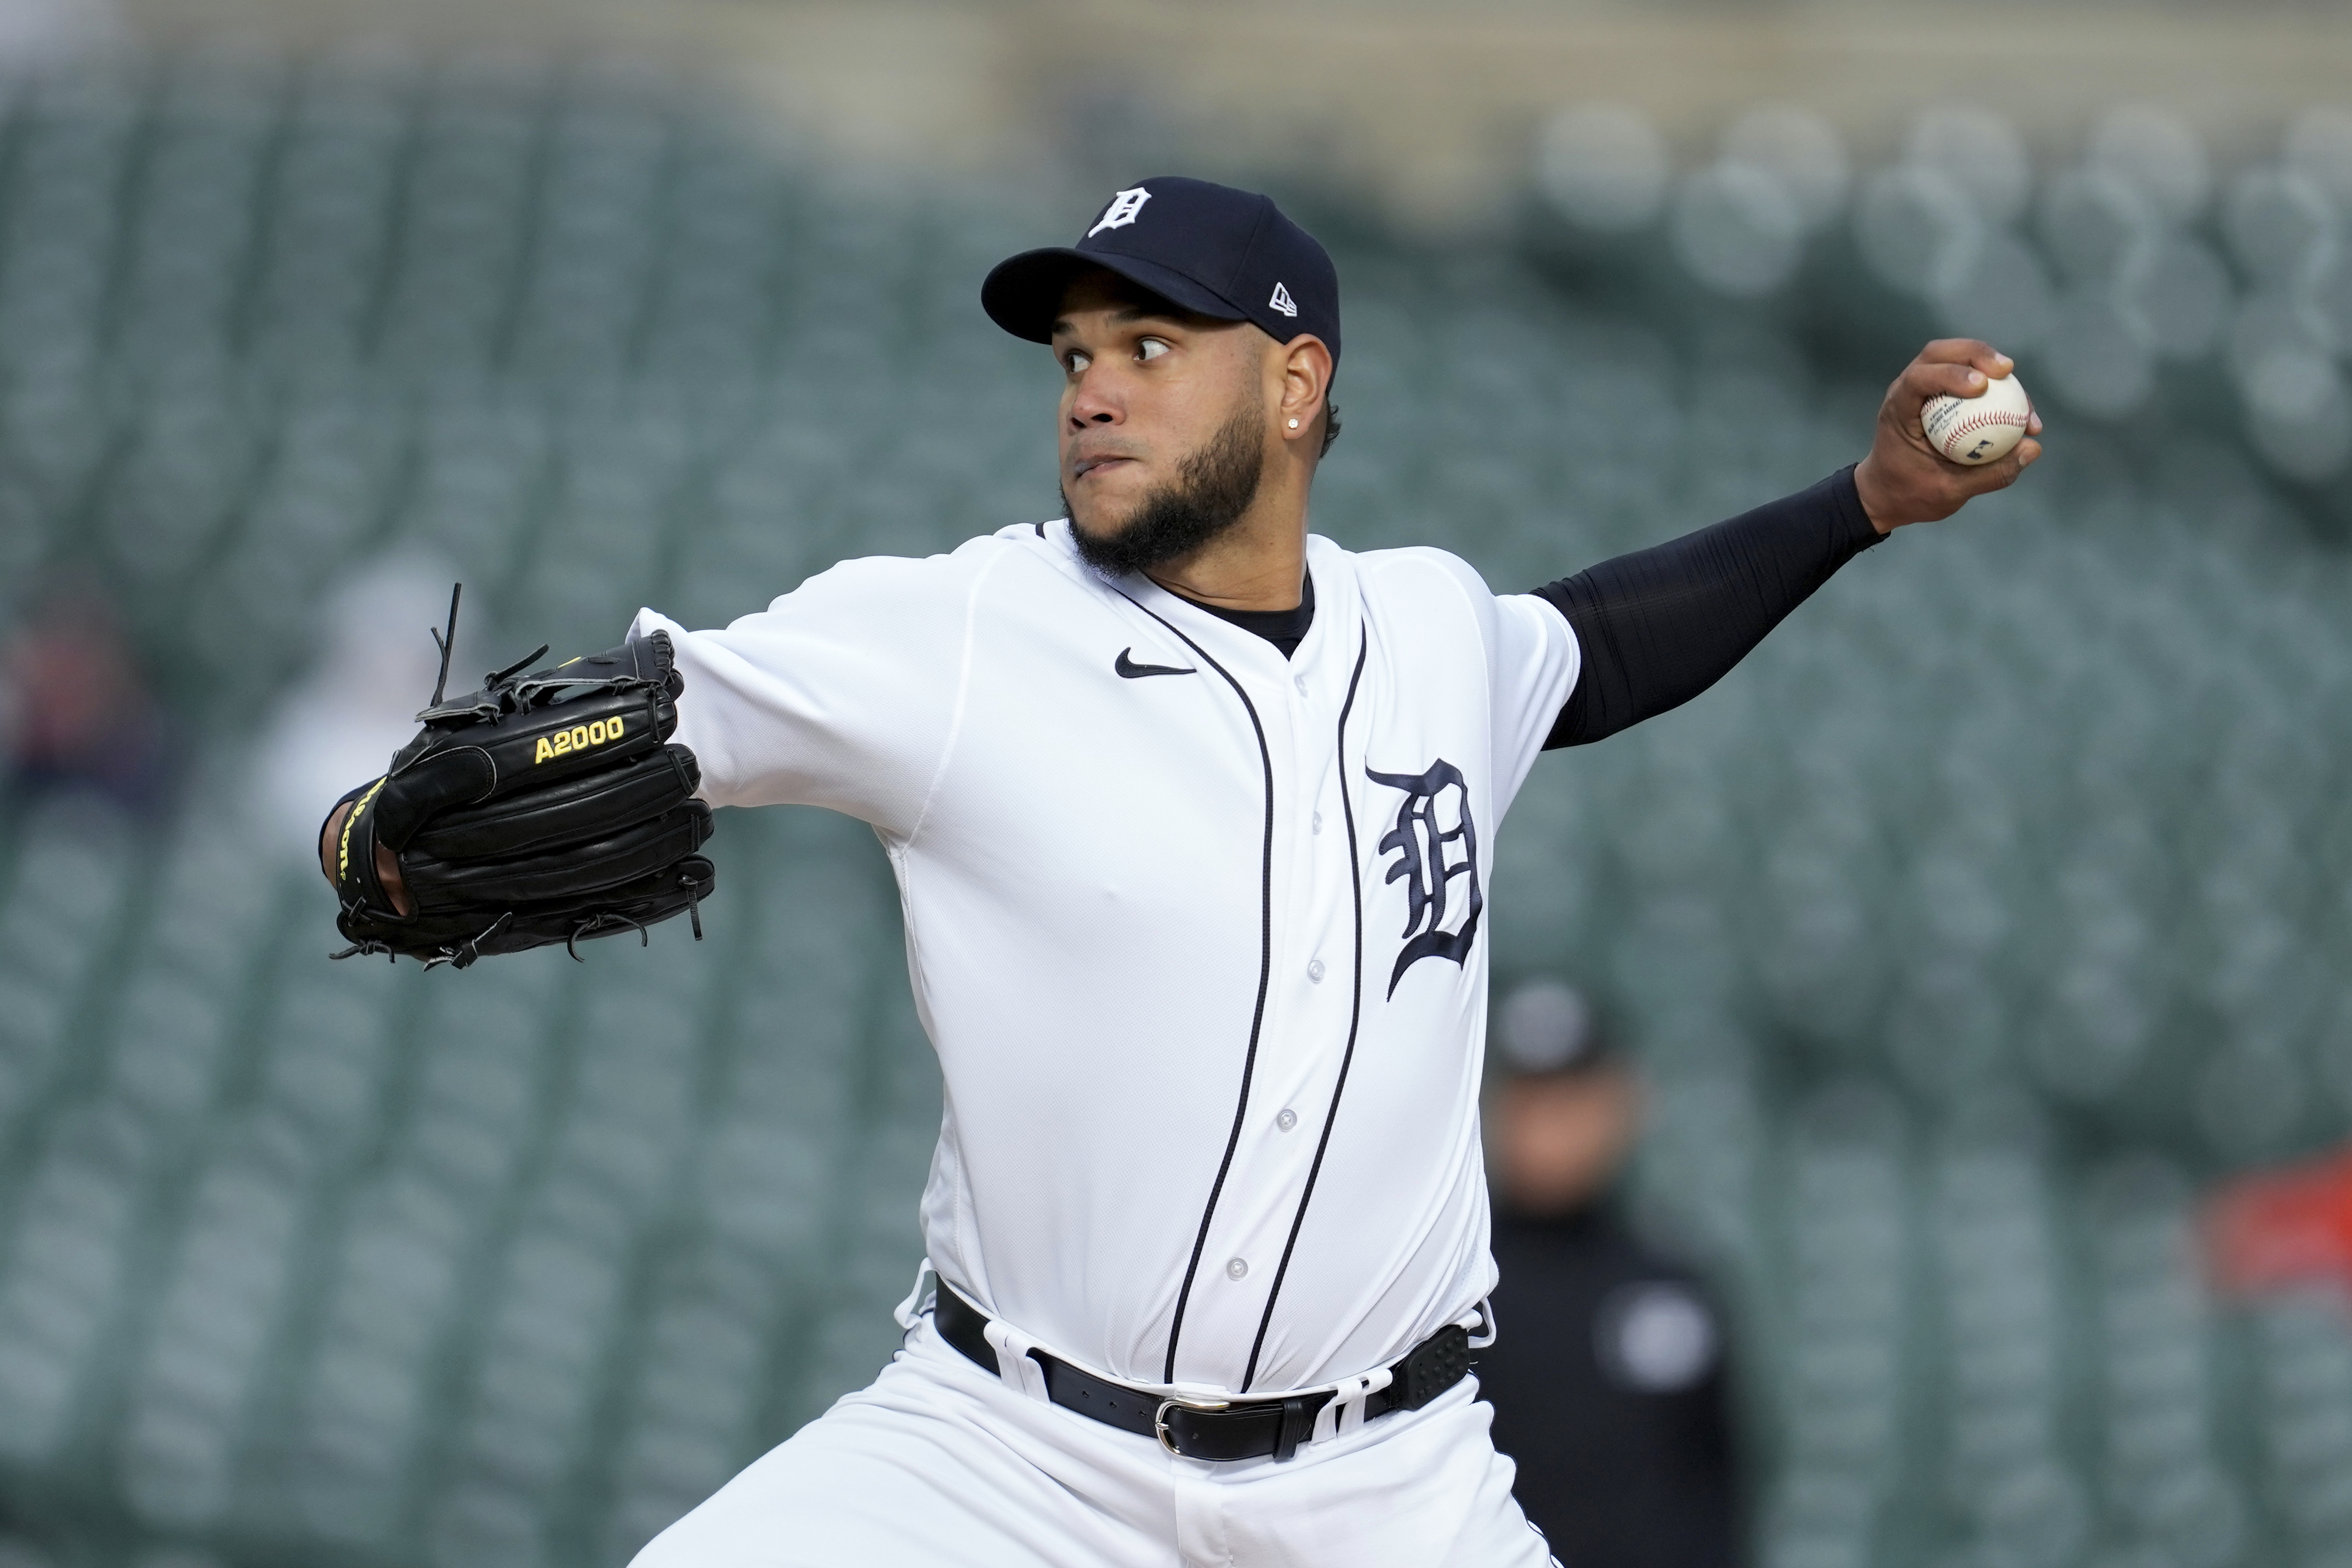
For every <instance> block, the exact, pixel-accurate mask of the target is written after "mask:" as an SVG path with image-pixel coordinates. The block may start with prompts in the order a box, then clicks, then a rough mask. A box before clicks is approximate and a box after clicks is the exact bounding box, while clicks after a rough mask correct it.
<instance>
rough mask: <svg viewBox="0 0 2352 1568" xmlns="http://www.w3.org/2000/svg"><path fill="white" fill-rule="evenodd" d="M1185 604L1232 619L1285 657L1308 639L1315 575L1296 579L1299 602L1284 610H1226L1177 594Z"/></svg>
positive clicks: (1227, 619)
mask: <svg viewBox="0 0 2352 1568" xmlns="http://www.w3.org/2000/svg"><path fill="white" fill-rule="evenodd" d="M1179 597H1181V598H1182V599H1183V600H1184V602H1185V603H1186V604H1188V605H1200V607H1201V608H1202V609H1204V610H1206V611H1208V612H1209V614H1211V615H1213V616H1216V617H1217V619H1219V620H1221V621H1231V622H1233V623H1234V625H1235V626H1239V627H1241V629H1242V630H1244V631H1245V632H1253V633H1255V634H1256V635H1257V636H1259V637H1264V638H1265V640H1266V641H1268V642H1270V643H1272V644H1273V645H1274V646H1275V647H1278V648H1280V649H1281V650H1282V657H1283V658H1289V657H1290V656H1291V655H1292V654H1295V653H1297V651H1298V645H1299V644H1300V643H1302V642H1304V641H1306V640H1307V628H1308V627H1309V626H1313V625H1314V624H1315V578H1314V576H1313V575H1312V574H1308V575H1307V576H1305V577H1302V578H1300V579H1299V583H1298V604H1297V606H1296V607H1295V608H1292V609H1287V610H1228V609H1224V608H1222V607H1221V606H1219V605H1202V604H1201V601H1200V600H1198V599H1195V598H1192V596H1190V595H1179Z"/></svg>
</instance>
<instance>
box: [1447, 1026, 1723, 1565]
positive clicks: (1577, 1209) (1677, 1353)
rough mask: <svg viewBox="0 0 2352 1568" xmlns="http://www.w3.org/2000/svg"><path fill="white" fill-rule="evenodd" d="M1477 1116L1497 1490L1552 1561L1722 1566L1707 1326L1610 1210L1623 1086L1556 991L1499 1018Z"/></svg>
mask: <svg viewBox="0 0 2352 1568" xmlns="http://www.w3.org/2000/svg"><path fill="white" fill-rule="evenodd" d="M1496 1045H1497V1046H1498V1047H1500V1050H1499V1057H1498V1060H1497V1062H1496V1067H1497V1068H1498V1069H1499V1070H1500V1073H1501V1075H1502V1078H1501V1084H1500V1087H1499V1089H1497V1090H1496V1093H1495V1095H1494V1097H1493V1100H1492V1105H1491V1108H1490V1112H1489V1115H1488V1116H1487V1119H1486V1130H1487V1132H1486V1136H1487V1144H1488V1153H1489V1156H1490V1163H1491V1166H1492V1185H1493V1190H1494V1194H1495V1214H1494V1253H1495V1262H1496V1266H1497V1267H1498V1268H1500V1269H1501V1271H1502V1282H1501V1283H1500V1284H1499V1285H1497V1286H1496V1288H1495V1295H1494V1302H1495V1317H1496V1321H1497V1322H1498V1323H1503V1324H1507V1325H1508V1326H1509V1331H1508V1332H1507V1333H1504V1334H1503V1335H1502V1336H1500V1337H1499V1338H1498V1339H1497V1340H1496V1342H1495V1343H1494V1345H1493V1346H1492V1347H1490V1348H1489V1349H1487V1350H1485V1351H1483V1352H1480V1353H1479V1357H1478V1382H1479V1388H1480V1391H1481V1392H1482V1393H1483V1394H1485V1396H1486V1399H1487V1401H1488V1402H1489V1403H1491V1404H1492V1405H1494V1407H1495V1426H1494V1439H1495V1447H1496V1448H1497V1449H1499V1450H1500V1451H1501V1452H1503V1453H1505V1454H1507V1455H1509V1456H1510V1457H1511V1458H1513V1459H1514V1460H1516V1461H1517V1464H1518V1479H1517V1482H1516V1483H1515V1484H1514V1485H1513V1488H1512V1490H1513V1492H1514V1493H1515V1494H1516V1495H1517V1498H1518V1501H1519V1507H1520V1508H1521V1509H1522V1510H1525V1511H1526V1513H1527V1516H1528V1520H1529V1521H1531V1522H1533V1523H1534V1524H1535V1525H1536V1526H1537V1528H1538V1529H1540V1530H1541V1531H1543V1532H1544V1535H1545V1537H1546V1538H1547V1539H1548V1540H1549V1542H1551V1548H1552V1551H1553V1552H1555V1553H1557V1554H1558V1556H1559V1560H1560V1561H1561V1562H1562V1563H1567V1564H1569V1565H1570V1568H1586V1565H1591V1568H1604V1565H1605V1568H1730V1565H1732V1564H1735V1563H1738V1561H1739V1560H1740V1556H1741V1552H1740V1529H1739V1506H1738V1505H1739V1492H1740V1476H1739V1465H1738V1446H1737V1442H1736V1440H1735V1437H1734V1435H1733V1426H1732V1411H1731V1397H1730V1384H1729V1379H1728V1377H1727V1373H1726V1368H1725V1355H1724V1352H1725V1342H1726V1338H1727V1335H1726V1332H1725V1323H1724V1319H1723V1316H1722V1314H1721V1312H1720V1311H1719V1310H1717V1306H1716V1304H1715V1302H1714V1300H1713V1299H1712V1298H1711V1296H1710V1295H1709V1293H1708V1291H1707V1290H1706V1287H1705V1286H1704V1285H1702V1284H1701V1283H1700V1281H1699V1279H1697V1277H1696V1275H1694V1274H1693V1273H1692V1272H1691V1271H1690V1270H1689V1269H1688V1268H1685V1266H1683V1265H1682V1264H1680V1263H1678V1262H1676V1261H1675V1260H1674V1259H1672V1258H1668V1257H1666V1256H1665V1255H1664V1254H1663V1253H1661V1252H1660V1251H1659V1250H1658V1249H1657V1248H1656V1247H1654V1246H1653V1245H1652V1244H1651V1243H1649V1242H1648V1241H1646V1240H1644V1239H1643V1238H1642V1237H1640V1236H1638V1235H1637V1234H1636V1233H1635V1232H1634V1231H1633V1229H1632V1228H1631V1227H1630V1226H1627V1225H1626V1224H1625V1223H1624V1221H1623V1220H1622V1219H1621V1218H1620V1217H1619V1215H1618V1214H1617V1213H1616V1210H1615V1207H1614V1205H1613V1204H1612V1201H1611V1199H1612V1186H1613V1184H1614V1180H1615V1177H1616V1175H1617V1173H1618V1172H1619V1170H1620V1168H1621V1167H1622V1165H1623V1163H1624V1160H1625V1156H1626V1155H1627V1154H1628V1152H1631V1150H1632V1147H1633V1140H1634V1138H1635V1136H1636V1134H1637V1133H1638V1132H1639V1131H1640V1127H1641V1112H1642V1097H1641V1085H1640V1084H1639V1082H1638V1081H1637V1080H1636V1079H1635V1078H1634V1075H1633V1069H1632V1068H1630V1067H1629V1066H1628V1065H1627V1064H1626V1063H1625V1062H1624V1061H1623V1060H1622V1058H1620V1057H1619V1056H1618V1055H1617V1053H1616V1052H1615V1050H1614V1049H1613V1048H1612V1046H1611V1043H1610V1041H1609V1040H1608V1038H1607V1037H1606V1036H1605V1035H1604V1034H1603V1032H1602V1031H1601V1029H1600V1028H1599V1027H1598V1026H1596V1024H1595V1022H1594V1019H1593V1016H1592V1012H1591V1008H1590V1007H1589V1006H1588V1005H1586V1003H1585V1001H1584V999H1583V997H1582V996H1580V994H1578V993H1577V992H1576V991H1574V990H1573V989H1571V988H1570V987H1569V986H1567V985H1565V984H1561V983H1559V982H1558V981H1553V980H1541V981H1536V982H1532V983H1530V984H1527V985H1523V986H1521V987H1520V988H1519V989H1518V990H1517V991H1516V992H1514V993H1513V994H1511V996H1510V998H1509V1000H1508V1001H1507V1002H1506V1003H1505V1004H1504V1005H1503V1006H1502V1007H1501V1008H1500V1009H1499V1010H1498V1015H1497V1017H1496Z"/></svg>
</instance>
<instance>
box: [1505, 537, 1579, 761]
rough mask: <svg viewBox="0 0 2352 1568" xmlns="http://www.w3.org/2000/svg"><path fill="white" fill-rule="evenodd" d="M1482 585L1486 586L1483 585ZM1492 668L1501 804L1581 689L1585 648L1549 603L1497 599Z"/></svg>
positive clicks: (1507, 597) (1520, 598)
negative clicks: (1570, 696)
mask: <svg viewBox="0 0 2352 1568" xmlns="http://www.w3.org/2000/svg"><path fill="white" fill-rule="evenodd" d="M1482 586H1483V584H1482ZM1493 602H1494V606H1495V618H1494V621H1493V623H1492V626H1491V629H1490V631H1489V633H1488V637H1489V641H1488V645H1487V668H1488V671H1489V673H1490V678H1491V681H1492V689H1493V692H1494V701H1495V782H1496V786H1497V788H1498V790H1499V791H1500V793H1499V794H1498V795H1497V796H1496V799H1497V801H1498V803H1499V802H1504V801H1508V800H1509V799H1510V798H1511V797H1512V796H1514V795H1517V794H1518V790H1519V785H1520V784H1522V783H1524V782H1525V781H1526V779H1527V776H1528V769H1530V768H1532V767H1534V766H1535V761H1536V758H1537V757H1538V755H1540V754H1541V753H1542V752H1543V747H1544V741H1545V739H1546V738H1547V737H1549V735H1550V733H1551V729H1552V726H1553V724H1555V723H1557V722H1558V721H1559V710H1560V707H1561V705H1562V704H1563V703H1565V702H1567V700H1568V694H1569V693H1570V692H1571V691H1573V690H1574V689H1576V679H1577V673H1578V671H1579V669H1580V668H1581V666H1582V662H1583V658H1582V651H1583V650H1582V649H1581V648H1580V647H1579V646H1578V644H1577V640H1576V633H1575V632H1574V631H1572V630H1571V629H1570V626H1569V624H1568V620H1567V617H1565V616H1562V615H1561V614H1560V613H1559V610H1558V609H1557V608H1555V607H1554V606H1553V605H1551V604H1550V603H1549V601H1548V600H1545V599H1542V598H1539V597H1538V596H1537V595H1533V594H1498V595H1495V596H1494V600H1493Z"/></svg>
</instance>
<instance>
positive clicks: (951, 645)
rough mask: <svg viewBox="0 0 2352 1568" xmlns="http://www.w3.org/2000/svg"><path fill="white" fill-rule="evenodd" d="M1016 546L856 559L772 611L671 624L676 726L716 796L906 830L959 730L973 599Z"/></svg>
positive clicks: (651, 617)
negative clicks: (698, 626) (708, 623)
mask: <svg viewBox="0 0 2352 1568" xmlns="http://www.w3.org/2000/svg"><path fill="white" fill-rule="evenodd" d="M1001 548H1002V547H1001V546H998V545H996V544H995V542H993V541H991V540H987V539H981V540H975V541H973V542H971V543H970V544H967V545H966V546H964V548H963V549H961V550H959V551H957V552H955V553H954V554H953V555H948V556H932V557H930V558H929V559H927V560H907V559H898V558H887V557H881V558H874V559H869V560H862V561H850V562H845V563H842V564H841V565H838V566H835V568H833V569H832V570H831V571H829V572H824V573H820V574H818V575H816V576H814V577H812V578H810V579H809V580H808V581H807V582H805V583H803V584H801V586H800V587H798V588H796V589H794V590H793V592H792V593H789V594H786V595H783V596H782V598H780V599H777V600H776V601H775V602H774V603H772V604H771V605H769V606H768V607H767V608H766V609H764V610H761V611H760V612H758V613H757V614H754V615H749V616H743V617H742V618H741V619H740V620H738V621H736V622H734V623H732V624H731V625H730V626H726V627H724V628H721V629H718V630H711V631H688V630H687V629H685V628H684V627H682V626H678V625H677V623H676V622H674V621H671V620H669V619H667V617H665V616H660V615H658V614H656V613H655V612H654V611H652V610H641V611H639V612H638V614H637V618H636V622H635V625H634V626H633V627H632V628H631V635H632V636H646V635H649V634H650V633H652V632H654V631H656V630H660V631H667V633H669V635H670V639H671V642H672V644H673V646H674V647H675V648H676V650H677V668H678V670H679V672H680V673H681V674H682V675H684V677H685V678H686V687H685V690H684V691H683V692H682V693H681V695H680V696H679V698H678V701H677V714H678V718H677V733H676V734H675V735H674V736H673V737H672V739H673V740H675V741H677V742H679V743H681V744H683V745H686V746H688V747H689V748H691V749H692V751H693V752H694V754H695V758H696V760H697V761H698V763H700V764H701V768H702V789H701V795H702V798H703V799H705V800H707V801H709V803H710V804H711V805H821V806H824V807H827V808H829V809H831V810H835V811H839V812H842V813H845V815H847V816H854V817H856V818H858V819H859V820H860V821H863V822H866V823H870V824H872V825H873V826H875V827H877V828H878V829H880V830H881V831H882V832H884V833H885V834H887V835H892V836H895V837H905V836H907V835H908V833H909V832H910V831H911V830H912V828H913V826H914V825H915V824H916V822H917V821H919V818H920V816H921V813H922V809H923V806H924V804H925V802H926V800H927V799H928V797H929V791H930V787H931V784H932V783H933V781H934V779H935V778H936V777H937V774H938V772H939V765H940V759H941V757H942V756H943V755H944V754H945V752H946V750H947V747H948V743H949V741H950V737H951V735H952V733H953V730H954V721H955V714H956V710H957V707H958V704H959V703H960V701H961V697H962V687H963V673H964V665H965V662H966V660H967V658H968V643H969V638H968V637H967V628H968V627H969V626H970V624H971V613H972V605H973V603H974V601H975V599H976V597H977V595H978V594H979V592H980V590H981V585H982V582H983V581H984V580H985V578H986V577H987V575H988V573H989V569H990V567H991V566H992V564H993V563H994V556H995V552H998V551H1000V550H1001Z"/></svg>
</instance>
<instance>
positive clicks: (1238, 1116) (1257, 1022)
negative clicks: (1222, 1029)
mask: <svg viewBox="0 0 2352 1568" xmlns="http://www.w3.org/2000/svg"><path fill="white" fill-rule="evenodd" d="M1114 591H1115V592H1118V596H1119V597H1120V598H1122V599H1125V600H1126V601H1127V602H1128V603H1129V604H1130V605H1134V606H1135V607H1136V608H1137V609H1139V610H1141V611H1143V613H1144V614H1145V615H1147V616H1151V618H1152V619H1153V620H1155V621H1158V622H1159V623H1160V625H1161V626H1167V627H1168V629H1169V631H1170V632H1171V633H1172V634H1173V635H1174V636H1175V637H1177V638H1178V639H1179V640H1180V641H1181V642H1182V643H1183V645H1184V646H1185V647H1189V648H1191V649H1192V651H1193V652H1194V653H1196V654H1198V655H1200V657H1201V660H1202V663H1204V664H1206V665H1207V666H1208V667H1209V668H1211V669H1213V670H1215V671H1216V672H1217V673H1218V674H1219V675H1222V676H1223V677H1224V678H1225V684H1226V685H1227V686H1230V687H1232V688H1233V689H1234V696H1236V697H1238V698H1240V699H1241V700H1242V708H1243V710H1244V711H1245V712H1247V713H1248V714H1249V721H1250V729H1251V730H1252V731H1254V732H1255V734H1256V736H1257V760H1258V765H1259V766H1260V767H1262V768H1264V769H1265V848H1264V849H1263V850H1262V851H1260V854H1259V859H1258V947H1257V1005H1256V1006H1255V1008H1254V1009H1253V1010H1252V1011H1251V1013H1250V1032H1249V1050H1248V1052H1247V1053H1246V1054H1245V1055H1244V1057H1243V1058H1242V1092H1241V1098H1240V1099H1239V1100H1237V1101H1235V1102H1234V1130H1233V1131H1231V1132H1229V1133H1227V1134H1226V1135H1225V1157H1224V1158H1223V1159H1222V1160H1220V1161H1218V1162H1217V1179H1216V1182H1215V1184H1213V1185H1212V1186H1211V1187H1210V1188H1209V1201H1208V1204H1207V1205H1206V1206H1204V1207H1203V1208H1202V1210H1201V1230H1200V1234H1199V1235H1197V1236H1195V1237H1193V1238H1192V1260H1191V1261H1190V1262H1188V1263H1186V1264H1185V1265H1184V1285H1183V1289H1181V1290H1179V1291H1177V1293H1176V1316H1175V1318H1174V1320H1173V1321H1171V1322H1170V1323H1169V1325H1168V1363H1167V1366H1166V1368H1165V1369H1164V1370H1163V1371H1162V1372H1161V1373H1160V1382H1162V1383H1173V1382H1175V1381H1176V1342H1177V1341H1178V1340H1179V1339H1180V1338H1181V1337H1182V1335H1183V1332H1184V1308H1185V1306H1186V1304H1187V1303H1189V1302H1190V1301H1191V1300H1192V1279H1193V1277H1194V1276H1195V1275H1197V1274H1199V1273H1200V1271H1201V1253H1202V1249H1203V1248H1205V1247H1207V1246H1208V1245H1209V1222H1210V1221H1211V1220H1212V1219H1214V1218H1215V1217H1216V1214H1217V1199H1218V1198H1219V1197H1221V1196H1223V1194H1224V1190H1225V1177H1226V1175H1227V1173H1230V1172H1231V1171H1232V1170H1233V1168H1234V1150H1235V1149H1237V1148H1239V1147H1240V1146H1241V1141H1242V1128H1243V1126H1244V1123H1245V1122H1246V1121H1248V1118H1249V1094H1250V1078H1251V1075H1252V1074H1254V1073H1255V1072H1256V1070H1257V1040H1258V1034H1259V1032H1260V1031H1261V1030H1263V1029H1264V1028H1265V991H1266V986H1267V984H1268V983H1269V982H1270V981H1271V980H1272V978H1273V975H1274V753H1273V752H1271V751H1270V750H1268V749H1267V747H1266V743H1265V725H1264V724H1262V723H1260V722H1258V717H1257V704H1255V703H1254V702H1252V701H1251V700H1249V693H1248V692H1246V691H1244V690H1243V689H1242V683H1241V682H1240V681H1238V680H1235V679H1234V675H1233V671H1231V670H1229V669H1227V668H1225V667H1224V666H1223V665H1222V664H1219V663H1218V662H1217V661H1216V660H1215V659H1214V658H1211V657H1210V656H1209V650H1208V649H1206V648H1204V647H1202V646H1201V645H1200V644H1199V643H1196V642H1194V641H1193V640H1192V638H1191V637H1186V636H1185V635H1184V634H1183V633H1182V632H1181V631H1177V629H1176V628H1175V627H1174V626H1170V625H1169V622H1168V620H1167V619H1166V617H1164V616H1160V615H1157V614H1155V613H1154V612H1153V611H1152V610H1151V609H1150V608H1149V607H1148V606H1146V605H1144V604H1142V603H1141V602H1140V601H1139V600H1138V599H1136V598H1135V597H1134V595H1130V594H1128V593H1126V592H1124V591H1123V590H1114Z"/></svg>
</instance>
